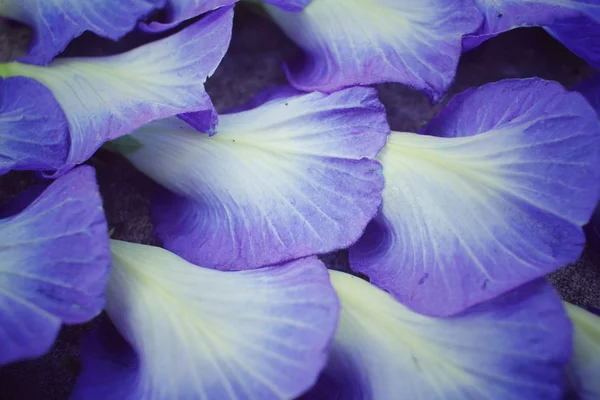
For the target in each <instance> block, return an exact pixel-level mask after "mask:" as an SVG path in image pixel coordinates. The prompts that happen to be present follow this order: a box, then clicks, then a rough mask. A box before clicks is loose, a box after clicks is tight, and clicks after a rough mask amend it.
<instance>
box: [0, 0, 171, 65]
mask: <svg viewBox="0 0 600 400" xmlns="http://www.w3.org/2000/svg"><path fill="white" fill-rule="evenodd" d="M164 2H165V0H102V1H97V0H4V1H3V2H2V3H1V4H0V15H1V16H2V17H5V18H11V19H14V20H17V21H20V22H22V23H24V24H27V25H29V26H31V27H32V28H33V30H34V33H35V35H34V37H33V41H32V42H31V45H30V47H29V52H28V54H27V56H25V57H23V58H22V59H21V60H20V61H22V62H26V63H32V64H40V65H45V64H48V63H49V62H50V61H52V59H53V58H54V57H55V56H56V55H57V54H58V53H60V52H62V51H63V50H64V49H65V47H67V45H68V44H69V42H70V41H71V40H73V39H74V38H76V37H77V36H79V35H81V34H82V33H83V32H85V31H91V32H94V33H95V34H97V35H99V36H102V37H106V38H109V39H112V40H117V39H120V38H121V37H122V36H124V35H125V34H126V33H127V32H129V31H131V30H133V28H134V27H135V24H136V22H137V20H138V19H140V18H142V17H144V16H146V15H147V14H149V13H150V12H151V11H153V10H154V9H156V8H159V7H162V6H163V5H164Z"/></svg>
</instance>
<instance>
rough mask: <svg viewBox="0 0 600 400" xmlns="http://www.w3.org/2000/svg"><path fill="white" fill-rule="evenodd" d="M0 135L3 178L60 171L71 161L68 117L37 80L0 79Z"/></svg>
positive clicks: (0, 165)
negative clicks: (26, 172) (20, 172)
mask: <svg viewBox="0 0 600 400" xmlns="http://www.w3.org/2000/svg"><path fill="white" fill-rule="evenodd" d="M0 132H2V133H1V134H0V175H1V174H5V173H6V172H8V171H11V170H34V171H50V170H56V169H58V168H60V167H61V166H62V165H64V163H65V161H66V159H67V155H68V152H69V129H68V124H67V118H66V116H65V114H64V112H63V111H62V108H60V105H59V104H58V103H57V102H56V100H55V99H54V97H53V96H52V92H50V90H48V89H47V88H46V87H44V85H42V84H41V83H39V82H36V81H34V80H33V79H29V78H23V77H14V78H8V79H2V78H0Z"/></svg>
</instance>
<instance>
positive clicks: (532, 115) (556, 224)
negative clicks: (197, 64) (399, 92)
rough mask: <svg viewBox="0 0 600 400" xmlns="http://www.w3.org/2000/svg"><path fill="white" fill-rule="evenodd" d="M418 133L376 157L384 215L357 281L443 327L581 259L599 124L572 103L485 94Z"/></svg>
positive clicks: (517, 92)
mask: <svg viewBox="0 0 600 400" xmlns="http://www.w3.org/2000/svg"><path fill="white" fill-rule="evenodd" d="M421 133H422V134H420V135H416V134H412V133H399V132H397V133H392V135H391V136H390V138H389V140H388V144H387V146H386V148H385V149H384V150H383V151H382V153H381V155H380V160H381V163H382V164H383V168H384V176H385V189H384V192H383V207H382V213H381V214H380V215H379V216H378V218H376V219H375V220H374V221H373V222H372V223H371V224H370V225H369V226H368V227H367V231H366V234H365V235H364V236H363V238H362V239H361V240H360V241H359V242H358V243H357V244H356V245H355V246H353V247H352V248H351V250H350V262H351V265H352V268H353V269H354V270H356V271H360V272H362V273H365V274H366V275H368V276H370V278H371V282H373V283H374V284H375V285H377V286H379V287H381V288H383V289H386V290H388V291H390V292H391V293H393V294H394V295H395V296H396V297H397V298H398V299H399V300H400V301H401V302H403V303H405V304H406V305H408V306H409V307H411V308H414V309H415V310H417V311H420V312H423V313H426V314H432V315H449V314H452V313H456V312H459V311H461V310H463V309H465V308H467V307H469V306H472V305H474V304H477V303H480V302H482V301H485V300H487V299H490V298H493V297H495V296H497V295H499V294H502V293H504V292H506V291H508V290H511V289H513V288H515V287H518V286H520V285H522V284H523V283H525V282H528V281H530V280H532V279H535V278H538V277H540V276H543V275H545V274H547V273H549V272H551V271H554V270H555V269H557V268H559V267H561V266H563V265H565V264H567V263H569V262H572V261H575V260H576V259H577V258H578V257H579V255H580V254H581V252H582V250H583V246H584V243H585V239H584V235H583V231H582V229H581V227H582V226H583V225H584V224H585V223H587V221H588V219H589V218H590V216H591V214H592V211H593V209H594V206H595V205H596V201H597V200H598V195H599V193H600V165H599V163H598V159H599V157H600V123H599V122H598V120H597V118H596V115H595V113H594V111H593V110H592V108H591V107H590V106H589V104H588V103H587V102H586V101H585V100H584V99H583V97H582V96H581V95H580V94H579V93H574V92H568V91H566V90H565V89H564V88H563V87H562V86H560V85H559V84H557V83H554V82H548V81H544V80H541V79H523V80H518V79H517V80H507V81H502V82H498V83H492V84H488V85H485V86H483V87H481V88H474V89H469V90H467V91H465V92H464V93H462V94H460V95H458V96H456V97H455V98H454V99H453V100H452V101H451V102H450V104H449V105H448V106H447V108H446V109H444V110H443V111H442V112H441V113H440V114H439V115H438V116H437V117H436V118H435V119H434V120H433V121H432V122H431V123H429V124H428V125H427V126H426V127H425V128H424V130H423V132H421ZM429 135H438V136H439V137H434V136H429Z"/></svg>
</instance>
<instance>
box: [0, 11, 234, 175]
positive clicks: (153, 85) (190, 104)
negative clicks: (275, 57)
mask: <svg viewBox="0 0 600 400" xmlns="http://www.w3.org/2000/svg"><path fill="white" fill-rule="evenodd" d="M232 19H233V9H232V8H231V7H225V8H221V9H219V10H217V11H215V12H213V13H210V14H208V15H207V16H206V17H205V18H203V19H202V20H200V21H198V22H196V23H194V24H193V25H190V26H189V27H187V28H185V29H183V30H181V31H180V32H178V33H176V34H174V35H172V36H169V37H167V38H164V39H162V40H159V41H156V42H152V43H149V44H146V45H144V46H141V47H138V48H136V49H133V50H131V51H129V52H126V53H123V54H119V55H115V56H108V57H96V58H73V59H68V58H65V59H58V60H56V61H54V62H53V63H52V64H51V65H49V66H47V67H40V66H33V65H27V64H20V63H9V64H3V65H0V75H3V76H19V75H22V76H28V77H30V78H33V79H35V80H37V81H39V82H41V83H42V84H44V85H45V86H46V87H47V88H49V89H50V90H51V91H52V93H53V95H54V97H55V98H56V100H57V101H58V103H59V104H60V105H61V107H62V109H63V111H64V112H65V114H66V116H67V119H68V123H69V134H70V141H71V148H70V151H69V157H68V159H67V162H66V166H65V167H66V168H68V167H71V166H73V165H76V164H79V163H81V162H83V161H85V160H87V159H88V158H89V157H90V156H91V155H92V154H93V153H94V151H96V150H97V149H98V147H100V146H101V145H102V144H103V143H104V142H105V141H106V140H111V139H114V138H117V137H119V136H122V135H125V134H127V133H129V132H131V131H133V130H134V129H136V128H138V127H139V126H141V125H143V124H145V123H148V122H150V121H152V120H154V119H158V118H164V117H168V116H171V115H176V114H180V113H185V112H194V111H208V113H209V114H211V115H213V116H214V118H207V120H208V121H213V122H214V121H216V111H215V110H214V108H213V106H212V103H211V101H210V98H209V97H208V95H207V94H206V92H205V90H204V82H205V81H206V79H207V77H208V76H209V75H211V74H212V73H213V72H214V70H215V69H216V68H217V66H218V65H219V63H220V61H221V59H222V58H223V56H224V54H225V51H226V50H227V47H228V46H229V41H230V39H231V28H232Z"/></svg>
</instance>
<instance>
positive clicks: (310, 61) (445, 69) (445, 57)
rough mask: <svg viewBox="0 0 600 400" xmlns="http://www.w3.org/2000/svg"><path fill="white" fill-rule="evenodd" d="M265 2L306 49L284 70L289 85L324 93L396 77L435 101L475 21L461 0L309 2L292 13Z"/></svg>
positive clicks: (476, 17) (468, 5)
mask: <svg viewBox="0 0 600 400" xmlns="http://www.w3.org/2000/svg"><path fill="white" fill-rule="evenodd" d="M371 3H372V4H371ZM265 7H266V9H267V11H268V13H269V14H270V15H271V16H272V17H273V19H274V20H275V22H276V23H277V24H278V25H279V26H280V27H281V28H282V29H283V30H284V32H285V33H286V34H287V35H288V36H289V37H290V38H291V39H292V40H294V41H295V42H296V44H298V45H299V46H300V47H301V48H302V49H303V50H304V51H305V53H306V54H305V57H304V58H303V59H302V60H300V62H299V63H297V64H292V65H288V66H287V67H286V73H287V75H288V79H289V80H290V82H291V84H292V85H294V86H295V87H297V88H299V89H302V90H320V91H328V92H329V91H333V90H337V89H339V88H343V87H348V86H354V85H370V84H373V83H381V82H400V83H404V84H406V85H409V86H412V87H415V88H417V89H422V90H424V91H425V92H426V93H427V94H428V95H429V96H430V97H432V98H434V99H438V98H439V97H440V96H441V95H442V94H443V93H444V92H445V91H446V90H447V88H448V86H450V83H451V82H452V80H453V78H454V74H455V71H456V66H457V64H458V59H459V56H460V53H461V38H462V35H464V34H467V33H471V32H473V31H475V30H476V29H477V28H478V26H479V24H480V23H481V13H480V12H479V11H478V10H477V8H476V7H475V6H474V5H473V4H472V2H471V1H467V0H409V1H390V0H373V1H371V2H365V1H362V0H313V1H312V2H311V3H310V5H309V6H308V7H306V9H305V10H304V11H303V12H294V13H292V12H285V11H283V10H281V9H279V8H276V7H273V6H265Z"/></svg>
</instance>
